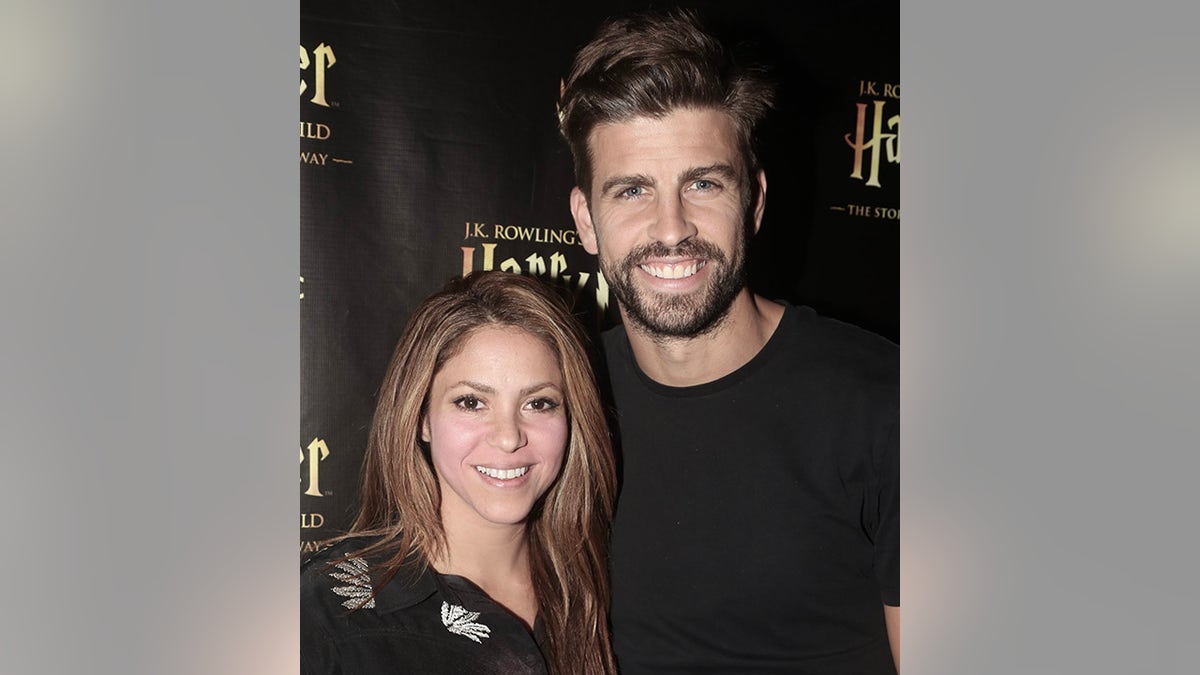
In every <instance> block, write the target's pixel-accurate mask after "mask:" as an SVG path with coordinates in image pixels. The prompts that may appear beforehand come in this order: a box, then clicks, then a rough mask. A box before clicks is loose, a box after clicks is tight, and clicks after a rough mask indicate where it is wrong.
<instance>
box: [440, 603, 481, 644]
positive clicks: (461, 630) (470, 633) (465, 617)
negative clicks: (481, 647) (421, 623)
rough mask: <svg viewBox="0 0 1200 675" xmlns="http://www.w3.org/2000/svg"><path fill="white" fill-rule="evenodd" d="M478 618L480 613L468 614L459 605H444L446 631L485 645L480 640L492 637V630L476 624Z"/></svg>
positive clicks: (443, 615)
mask: <svg viewBox="0 0 1200 675" xmlns="http://www.w3.org/2000/svg"><path fill="white" fill-rule="evenodd" d="M478 618H479V612H468V611H467V610H465V609H463V608H462V607H459V606H458V605H451V604H450V603H448V602H443V603H442V624H443V625H445V626H446V630H448V631H450V632H451V633H454V634H456V635H463V636H466V637H468V638H471V639H472V640H474V641H475V642H479V643H480V644H483V643H482V642H480V640H479V638H485V637H490V636H491V633H492V629H491V628H488V627H487V626H485V625H483V624H481V623H475V619H478Z"/></svg>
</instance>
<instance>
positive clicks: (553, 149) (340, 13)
mask: <svg viewBox="0 0 1200 675" xmlns="http://www.w3.org/2000/svg"><path fill="white" fill-rule="evenodd" d="M677 5H679V6H689V7H695V8H698V9H700V10H701V13H702V15H703V16H704V17H705V19H706V20H707V21H708V22H709V23H710V24H711V25H712V27H713V29H714V30H715V31H716V32H717V33H718V34H719V35H721V36H722V37H723V38H724V39H726V40H727V42H728V43H730V44H735V45H737V46H738V50H739V52H741V53H742V54H743V55H744V57H745V58H748V59H750V60H753V61H755V62H758V63H761V64H763V65H765V66H767V67H768V68H769V71H770V73H771V76H772V78H773V79H774V80H775V81H776V82H777V83H778V85H779V98H778V105H777V108H776V110H775V111H773V112H772V113H771V115H770V116H769V118H768V120H767V122H766V124H765V126H764V128H763V134H762V139H761V140H762V151H761V155H762V160H763V164H764V166H765V168H766V171H767V179H768V192H767V197H768V198H767V208H766V214H765V216H764V220H763V226H762V228H761V230H760V232H759V234H758V235H757V237H755V240H754V242H753V243H752V246H751V253H750V278H751V284H752V286H753V287H754V288H755V289H756V290H757V291H758V292H760V293H762V294H764V295H767V296H768V297H774V298H782V299H787V300H789V301H792V302H795V303H803V304H808V305H811V306H813V307H815V308H816V309H817V310H818V311H820V312H822V313H824V314H826V315H829V316H833V317H836V318H839V319H842V320H845V321H848V322H851V323H854V324H857V325H860V326H862V327H864V328H867V329H869V330H872V331H874V332H877V333H879V334H881V335H883V336H885V337H887V338H889V339H892V340H895V341H898V336H899V207H900V204H899V166H900V165H899V160H900V155H899V128H900V117H899V115H900V98H899V97H900V93H899V92H900V87H899V74H900V64H899V3H898V2H888V3H868V2H815V3H800V2H797V3H783V2H762V1H743V2H738V3H728V2H725V3H718V2H687V3H654V4H650V3H646V2H609V3H606V4H603V5H579V6H577V5H576V4H575V3H561V2H461V1H447V2H394V3H347V2H335V1H330V0H302V1H301V17H300V43H301V44H300V90H301V91H300V191H301V209H300V215H301V223H300V227H301V232H300V247H301V249H300V293H301V300H300V302H301V327H300V329H301V360H302V361H301V407H302V409H301V429H300V432H301V435H300V468H301V472H300V473H301V478H300V490H301V551H302V552H303V551H305V550H310V549H311V548H312V547H313V545H314V543H315V542H317V541H320V540H322V539H325V538H328V537H329V536H332V535H333V534H336V533H337V532H339V531H340V530H341V529H342V528H344V527H346V526H347V525H348V524H349V521H350V519H351V517H352V515H353V512H354V509H355V508H356V506H357V488H358V481H359V468H360V465H361V461H362V453H363V450H364V449H365V447H366V439H367V429H368V426H369V424H370V419H371V414H372V411H373V407H374V395H375V392H376V390H377V388H378V385H379V382H380V380H381V379H382V377H383V372H384V368H385V367H386V364H387V359H388V357H389V356H390V354H391V350H392V348H393V347H394V346H395V343H396V340H397V339H398V338H399V336H400V333H401V331H402V330H403V327H404V324H405V322H406V321H407V320H408V317H409V313H410V312H411V310H412V308H413V307H414V306H415V305H416V303H418V302H419V301H420V300H421V299H422V298H424V297H425V296H427V295H428V294H430V293H432V292H434V291H435V290H437V289H438V288H440V287H441V286H442V285H443V283H444V282H445V281H446V280H448V279H449V278H451V277H453V276H457V275H461V274H462V273H463V272H464V271H467V270H472V269H475V270H478V269H489V268H496V269H509V270H513V271H520V272H523V273H526V274H533V275H536V276H539V277H541V278H544V279H546V280H547V281H551V282H553V283H559V284H564V285H566V286H568V287H570V288H571V289H572V290H574V291H575V292H576V295H577V298H578V307H579V311H580V315H581V317H582V318H584V319H585V322H586V323H587V324H588V325H589V327H591V328H592V329H594V330H600V329H603V328H605V327H607V326H609V325H611V324H612V323H613V322H614V321H615V320H616V316H617V315H616V311H615V308H614V307H613V306H612V304H611V301H610V300H609V298H608V294H607V289H606V287H605V286H604V284H603V280H602V279H601V278H600V277H599V276H598V275H597V274H596V264H595V260H594V258H592V257H591V256H589V255H587V254H586V253H585V252H584V251H583V249H582V248H581V247H579V245H578V243H577V242H576V241H575V237H574V226H573V224H572V221H571V217H570V213H569V211H568V209H567V195H568V192H569V191H570V189H571V187H572V185H573V183H574V181H573V178H572V172H571V159H570V154H569V152H568V151H567V148H566V145H565V143H564V142H563V141H562V140H561V139H560V138H559V137H558V135H557V131H556V126H555V125H556V121H557V118H556V110H555V102H556V100H557V96H558V92H559V84H560V81H561V79H562V78H563V77H564V76H565V75H566V71H567V69H568V68H569V65H570V60H571V56H572V54H573V53H574V51H575V50H576V49H577V48H578V47H579V46H580V45H581V44H583V43H584V42H586V41H587V40H588V38H589V37H590V36H591V35H592V34H593V33H594V31H595V29H596V27H597V26H598V24H599V22H600V21H601V20H602V19H603V18H604V17H606V16H611V15H619V14H623V13H625V12H627V11H631V10H638V9H645V8H648V7H657V8H664V7H670V6H677Z"/></svg>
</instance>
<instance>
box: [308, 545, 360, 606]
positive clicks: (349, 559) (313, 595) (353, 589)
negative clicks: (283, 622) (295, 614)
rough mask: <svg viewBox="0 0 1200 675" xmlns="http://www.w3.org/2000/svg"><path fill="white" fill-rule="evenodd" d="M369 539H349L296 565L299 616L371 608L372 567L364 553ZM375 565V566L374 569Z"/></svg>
mask: <svg viewBox="0 0 1200 675" xmlns="http://www.w3.org/2000/svg"><path fill="white" fill-rule="evenodd" d="M373 543H374V541H373V540H371V539H366V538H361V537H353V538H349V539H343V540H340V541H337V542H335V543H333V544H331V545H329V546H326V547H325V548H323V549H321V550H319V551H317V552H316V553H314V554H312V555H310V556H309V557H308V558H306V559H305V560H303V562H301V563H300V611H301V614H303V615H306V616H312V615H314V614H320V615H328V614H329V613H331V612H334V613H338V614H340V613H342V612H344V611H346V610H355V609H360V608H370V607H373V606H374V600H375V598H374V596H375V592H374V591H375V589H374V581H373V580H372V576H373V575H372V571H373V570H372V564H371V562H369V561H372V560H374V559H375V557H373V556H370V555H367V554H366V553H365V551H366V550H368V549H369V548H370V546H371V545H372V544H373ZM377 565H378V563H376V566H377Z"/></svg>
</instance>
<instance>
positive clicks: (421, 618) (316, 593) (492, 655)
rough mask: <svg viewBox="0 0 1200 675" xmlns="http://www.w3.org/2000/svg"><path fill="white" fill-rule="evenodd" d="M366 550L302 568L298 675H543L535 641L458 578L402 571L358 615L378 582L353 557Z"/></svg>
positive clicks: (347, 549) (348, 548)
mask: <svg viewBox="0 0 1200 675" xmlns="http://www.w3.org/2000/svg"><path fill="white" fill-rule="evenodd" d="M364 545H365V542H363V541H356V540H353V539H352V540H347V541H343V542H341V543H339V544H337V545H335V546H333V547H331V548H328V549H325V550H324V551H321V552H319V553H317V554H316V555H315V556H313V557H312V558H310V559H309V560H307V561H305V562H304V564H303V565H302V566H301V568H300V672H301V673H302V674H304V675H333V674H335V673H339V674H340V673H346V674H349V673H354V674H355V675H372V674H375V673H378V674H379V675H384V674H385V673H386V674H389V675H395V674H397V673H421V674H425V673H429V674H431V675H432V674H445V675H460V674H461V673H481V674H493V673H494V674H496V675H501V674H503V675H510V674H519V675H546V672H547V670H546V664H545V661H544V659H543V657H542V652H541V650H540V648H539V643H540V640H538V639H535V636H534V634H531V633H530V632H529V631H528V630H527V629H526V628H525V625H524V624H523V623H521V621H520V620H519V619H517V617H515V616H514V615H512V614H511V613H509V612H508V610H506V609H504V608H503V607H501V606H500V605H498V604H497V603H496V602H495V601H494V600H492V599H491V598H490V597H488V595H487V593H485V592H484V591H483V589H481V588H479V587H478V586H476V585H475V584H474V583H472V582H471V581H470V580H468V579H466V578H464V577H460V576H455V575H450V574H438V573H436V572H434V571H433V570H431V569H426V570H425V572H424V573H423V574H420V575H416V574H415V573H416V569H415V568H414V569H409V568H402V569H401V570H400V572H399V573H398V574H397V575H396V577H395V578H393V579H392V581H391V582H389V583H388V584H387V585H385V586H383V587H382V588H380V589H379V593H377V594H376V595H375V597H374V598H373V599H372V600H369V601H367V603H366V604H365V605H364V606H362V607H361V608H359V606H360V605H361V604H362V603H363V601H364V600H367V598H369V597H370V595H371V591H372V589H373V588H375V586H376V583H377V580H378V573H379V572H380V569H377V568H376V567H374V566H373V565H372V563H371V562H368V561H366V560H364V559H363V558H361V557H358V556H357V554H356V551H357V550H358V549H360V548H362V547H363V546H364ZM331 563H333V567H330V564H331ZM537 628H538V627H537V626H535V633H537V632H538V631H537Z"/></svg>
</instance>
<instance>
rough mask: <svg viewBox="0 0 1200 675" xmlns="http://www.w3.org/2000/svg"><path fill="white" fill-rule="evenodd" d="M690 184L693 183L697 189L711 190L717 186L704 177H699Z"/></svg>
mask: <svg viewBox="0 0 1200 675" xmlns="http://www.w3.org/2000/svg"><path fill="white" fill-rule="evenodd" d="M692 185H694V186H695V188H696V189H697V190H712V189H714V188H716V187H717V184H716V183H714V182H712V181H711V180H708V179H705V178H701V179H700V180H698V181H696V182H695V183H692Z"/></svg>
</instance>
